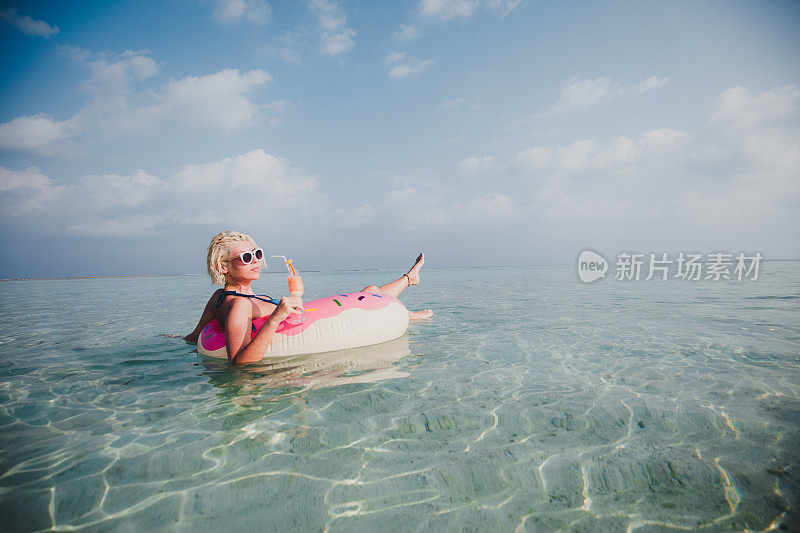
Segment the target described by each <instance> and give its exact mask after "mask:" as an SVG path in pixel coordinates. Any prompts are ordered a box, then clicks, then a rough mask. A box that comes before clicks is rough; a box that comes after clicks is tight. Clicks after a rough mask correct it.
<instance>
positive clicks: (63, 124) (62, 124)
mask: <svg viewBox="0 0 800 533" xmlns="http://www.w3.org/2000/svg"><path fill="white" fill-rule="evenodd" d="M75 129H76V128H75V121H73V120H69V121H57V120H55V119H53V117H51V116H50V115H46V114H44V113H39V114H38V115H34V116H30V117H17V118H15V119H13V120H10V121H8V122H6V123H4V124H0V149H2V150H21V151H27V152H33V153H35V154H40V155H46V156H66V155H69V152H70V150H69V149H70V144H69V142H67V141H68V139H69V138H70V137H72V135H73V134H74V132H75Z"/></svg>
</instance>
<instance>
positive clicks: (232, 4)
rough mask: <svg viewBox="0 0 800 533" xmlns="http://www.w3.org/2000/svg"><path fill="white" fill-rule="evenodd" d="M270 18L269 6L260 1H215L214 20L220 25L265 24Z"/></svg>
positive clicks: (270, 10)
mask: <svg viewBox="0 0 800 533" xmlns="http://www.w3.org/2000/svg"><path fill="white" fill-rule="evenodd" d="M271 16H272V9H271V8H270V6H269V4H268V3H267V2H264V1H260V0H217V1H216V7H215V9H214V18H215V19H216V20H217V22H220V23H222V24H240V23H243V22H244V23H247V24H253V25H261V24H266V23H267V22H268V21H269V19H270V17H271Z"/></svg>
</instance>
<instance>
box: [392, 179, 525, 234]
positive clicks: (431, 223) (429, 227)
mask: <svg viewBox="0 0 800 533" xmlns="http://www.w3.org/2000/svg"><path fill="white" fill-rule="evenodd" d="M379 209H380V212H381V213H384V214H385V215H386V217H387V219H388V220H390V221H391V223H392V224H396V225H398V226H399V229H400V230H402V231H425V232H442V233H445V234H464V233H470V232H476V231H479V232H484V231H491V230H496V229H499V228H501V227H504V226H507V225H509V224H515V223H516V221H517V220H518V219H519V212H520V208H519V206H518V205H517V204H516V203H515V202H514V200H513V199H512V198H511V196H509V195H508V194H504V193H499V192H486V193H482V194H480V195H476V196H472V197H468V198H465V199H459V198H457V197H454V195H453V193H452V192H448V191H446V190H445V189H434V190H419V189H418V188H417V187H416V186H405V187H403V188H400V189H395V190H393V191H391V192H389V194H388V195H387V196H386V197H385V198H384V200H383V201H381V202H380V204H379Z"/></svg>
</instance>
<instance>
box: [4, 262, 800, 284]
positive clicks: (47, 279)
mask: <svg viewBox="0 0 800 533" xmlns="http://www.w3.org/2000/svg"><path fill="white" fill-rule="evenodd" d="M768 261H776V262H780V261H784V262H785V261H800V259H762V262H768ZM569 265H572V263H546V264H534V265H482V266H447V267H435V266H432V267H428V269H429V270H441V269H445V268H524V267H537V266H569ZM374 270H402V268H338V269H331V270H304V271H303V272H308V273H311V272H367V271H374ZM264 274H284V273H283V272H264ZM207 275H208V274H206V273H205V272H203V273H194V274H188V273H183V274H115V275H110V276H53V277H44V278H0V282H2V281H56V280H71V279H116V278H173V277H180V276H207Z"/></svg>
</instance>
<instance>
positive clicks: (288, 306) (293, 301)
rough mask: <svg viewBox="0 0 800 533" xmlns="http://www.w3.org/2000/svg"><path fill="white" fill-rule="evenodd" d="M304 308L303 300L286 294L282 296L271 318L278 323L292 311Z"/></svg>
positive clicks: (295, 311)
mask: <svg viewBox="0 0 800 533" xmlns="http://www.w3.org/2000/svg"><path fill="white" fill-rule="evenodd" d="M302 310H303V300H302V299H301V298H298V297H297V296H285V297H283V298H281V301H280V302H279V303H278V307H276V308H275V310H274V311H273V312H272V314H271V315H270V319H271V320H274V321H275V322H276V323H280V322H283V321H284V320H286V317H287V316H289V315H291V314H292V313H297V312H298V311H302Z"/></svg>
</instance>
